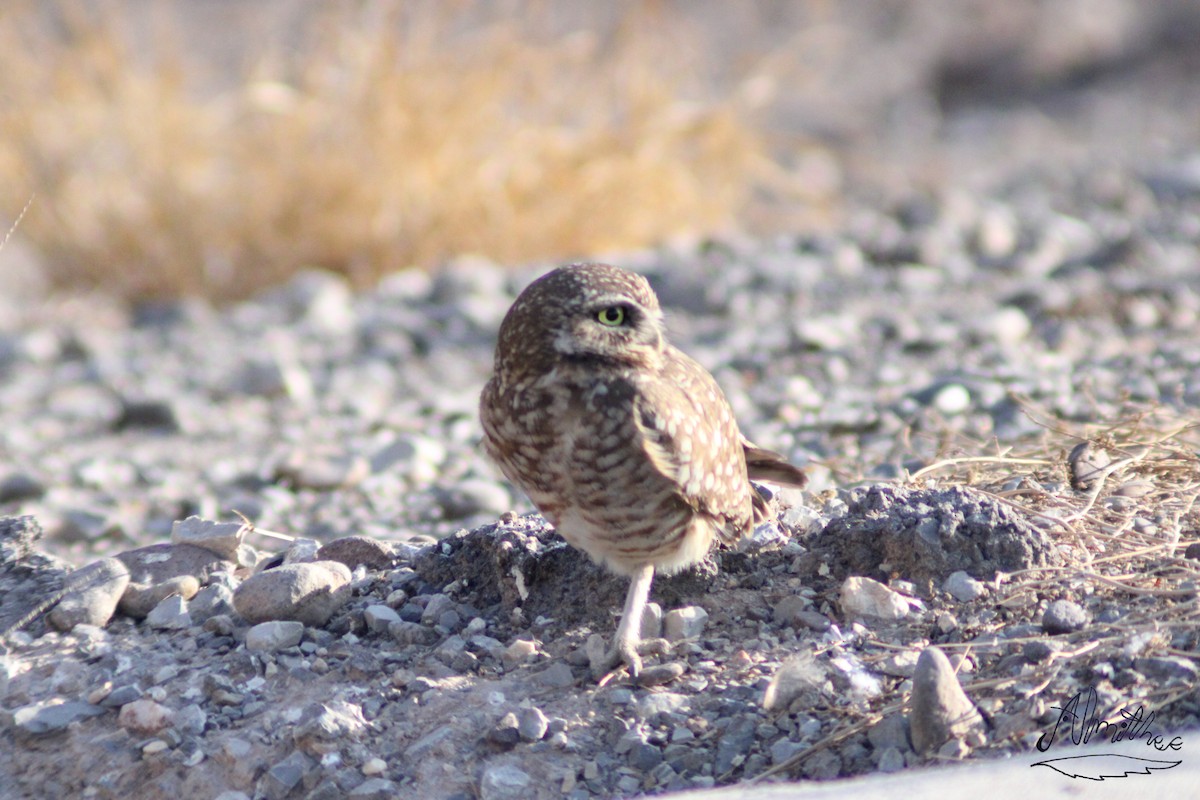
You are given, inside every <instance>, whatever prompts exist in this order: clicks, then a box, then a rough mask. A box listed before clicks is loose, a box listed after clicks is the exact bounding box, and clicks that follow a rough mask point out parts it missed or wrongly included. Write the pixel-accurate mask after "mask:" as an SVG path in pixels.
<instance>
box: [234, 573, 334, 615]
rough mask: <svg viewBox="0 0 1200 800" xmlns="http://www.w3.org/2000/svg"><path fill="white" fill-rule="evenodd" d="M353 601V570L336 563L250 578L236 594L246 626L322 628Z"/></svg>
mask: <svg viewBox="0 0 1200 800" xmlns="http://www.w3.org/2000/svg"><path fill="white" fill-rule="evenodd" d="M349 599H350V569H349V568H348V567H346V565H345V564H341V563H339V562H337V561H311V562H306V563H300V564H287V565H285V566H282V567H277V568H275V569H269V570H265V571H264V572H260V573H258V574H257V575H251V576H250V577H249V578H247V579H246V580H245V581H243V582H242V584H241V586H239V587H238V588H237V591H235V592H234V593H233V605H234V608H236V609H237V612H238V613H239V614H240V615H241V616H242V618H243V619H245V620H246V621H247V622H250V623H256V622H266V621H270V620H294V621H296V622H302V623H304V624H305V625H311V626H312V627H314V628H319V627H321V626H323V625H324V624H325V623H326V622H327V621H329V618H330V617H331V616H333V614H334V612H336V611H337V610H338V609H340V608H341V607H342V606H343V605H345V603H346V601H347V600H349Z"/></svg>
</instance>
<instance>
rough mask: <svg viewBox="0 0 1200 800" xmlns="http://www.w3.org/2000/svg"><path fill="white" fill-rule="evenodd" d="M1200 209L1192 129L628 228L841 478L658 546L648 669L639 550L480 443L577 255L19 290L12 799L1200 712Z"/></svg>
mask: <svg viewBox="0 0 1200 800" xmlns="http://www.w3.org/2000/svg"><path fill="white" fill-rule="evenodd" d="M1198 220H1200V172H1198V171H1197V169H1196V164H1195V162H1194V161H1189V160H1186V159H1184V160H1174V161H1159V162H1155V163H1153V164H1149V165H1147V166H1144V167H1141V168H1138V169H1134V168H1117V167H1109V168H1095V169H1088V170H1083V171H1072V172H1068V173H1064V174H1061V175H1052V176H1041V177H1039V178H1036V179H1034V178H1024V179H1020V180H1016V181H1014V182H1013V183H1011V184H1010V185H1008V186H1006V187H1003V188H1001V189H999V190H997V191H996V192H994V193H993V194H989V195H986V196H982V195H981V196H971V197H966V196H962V195H954V196H947V197H939V198H936V199H932V198H931V199H928V200H926V199H914V200H911V201H910V202H906V203H904V204H901V205H899V206H897V207H886V208H883V207H873V206H871V205H869V204H864V205H862V206H860V207H859V208H857V210H856V211H855V212H854V213H853V214H852V215H851V216H850V217H849V218H848V219H847V222H846V224H845V226H844V227H842V228H839V229H838V230H836V231H834V232H831V233H828V234H821V235H806V236H780V237H777V238H774V239H770V240H736V239H722V240H713V241H707V242H700V243H696V244H694V245H688V246H682V245H681V246H679V247H676V248H664V249H661V250H656V251H651V252H645V253H640V254H631V255H627V256H624V257H621V258H620V259H617V260H618V261H619V263H621V264H622V265H624V266H627V267H630V268H633V269H637V270H639V271H641V272H643V273H645V274H646V275H647V276H648V277H649V278H650V280H651V283H652V284H653V285H654V286H655V288H656V289H657V291H658V292H659V294H660V297H661V299H662V301H663V304H664V306H665V307H666V309H667V313H668V324H669V327H670V329H671V331H672V334H673V338H674V340H675V341H676V343H678V344H679V345H680V346H681V347H683V348H684V349H685V350H687V351H689V352H691V353H692V354H693V355H695V356H696V357H697V358H698V360H700V361H701V362H702V363H703V364H705V365H706V366H708V367H709V368H710V369H712V370H713V372H714V374H715V375H716V376H717V377H718V379H719V380H720V382H721V383H722V385H723V386H724V388H725V390H726V392H727V393H728V395H729V397H730V400H731V402H732V403H733V405H734V408H735V410H736V411H737V413H738V416H739V418H740V419H741V421H742V424H743V427H744V429H745V430H746V432H747V434H748V435H749V436H750V437H751V438H752V439H754V440H756V441H758V442H759V443H760V444H762V445H764V446H767V447H771V448H773V449H776V450H779V451H781V452H784V453H786V454H788V455H789V457H791V458H792V459H793V460H795V461H797V462H798V463H807V464H808V465H809V469H810V471H811V473H812V476H813V480H812V485H811V486H810V490H809V491H805V492H803V493H800V492H784V493H781V494H779V495H778V496H774V497H773V499H772V502H773V504H774V505H775V507H776V509H777V512H778V522H777V523H773V524H767V525H764V526H761V527H760V528H759V529H758V530H757V531H756V532H755V536H754V537H752V539H751V540H750V541H747V542H746V543H744V545H743V546H742V547H740V548H739V549H738V550H737V551H728V552H721V553H715V554H714V556H713V558H712V560H711V562H710V563H708V564H706V565H704V567H703V568H701V569H697V570H693V571H691V572H689V573H685V574H683V575H681V576H678V577H676V578H673V579H670V580H662V581H659V582H657V583H656V585H655V590H654V594H653V595H652V600H654V601H655V602H656V603H657V604H658V606H657V609H656V611H655V612H654V613H652V614H650V615H648V617H647V619H646V620H645V622H644V624H645V626H646V629H647V631H648V632H658V631H662V632H663V635H664V636H665V637H666V638H668V639H669V640H671V641H672V642H673V646H672V650H671V652H670V653H669V654H667V655H666V656H664V657H662V658H661V659H660V660H659V661H658V662H657V663H655V665H654V666H653V667H652V668H651V669H650V670H648V675H647V676H646V678H645V679H644V680H643V681H642V682H641V683H639V684H636V685H635V684H632V683H631V682H630V681H629V680H628V678H627V676H624V675H623V674H617V675H613V676H610V677H609V678H607V679H605V680H603V681H597V679H596V677H595V676H593V675H592V672H591V669H590V666H589V653H590V652H593V651H594V644H593V646H592V648H589V645H588V640H589V638H590V637H591V636H592V635H593V634H600V635H602V636H609V635H611V633H612V630H613V628H614V625H615V614H616V612H617V611H618V610H619V606H620V597H621V595H622V594H623V592H624V585H623V583H622V582H621V581H620V580H618V579H616V578H613V577H611V576H607V575H605V574H604V573H603V572H601V571H600V570H598V569H597V568H595V567H594V566H592V565H590V564H589V563H588V562H587V561H586V559H584V558H583V557H582V556H581V555H580V554H578V553H576V552H575V551H573V550H572V549H570V548H569V547H567V546H565V545H564V544H563V543H562V542H561V541H560V540H558V539H557V538H556V537H555V536H554V534H553V533H552V532H551V531H549V530H547V529H546V526H545V524H544V523H543V522H542V521H541V519H540V518H539V517H537V516H536V515H532V514H529V513H528V512H529V511H530V508H529V505H528V502H527V501H526V500H524V499H523V498H522V497H520V496H518V495H515V494H514V493H513V492H512V491H511V489H510V488H509V487H507V485H506V484H505V483H504V482H503V481H502V480H501V479H500V478H499V477H498V475H497V474H496V473H495V472H494V471H493V470H492V469H491V468H490V466H489V465H487V464H486V463H485V461H484V459H483V457H482V454H481V452H480V449H479V446H478V438H479V430H478V423H477V420H476V417H475V410H474V406H475V402H476V396H477V392H478V390H479V387H480V386H481V385H482V383H483V381H484V380H485V379H486V376H487V374H488V371H489V367H490V359H491V348H492V345H493V342H494V336H495V331H496V328H497V326H498V323H499V320H500V318H501V316H502V315H503V313H504V312H505V310H506V309H507V306H508V304H509V303H510V302H511V301H512V299H513V298H514V297H515V294H516V292H517V291H519V289H520V288H521V287H523V285H524V284H525V283H526V282H528V281H529V280H530V279H531V278H532V277H534V276H536V275H537V274H540V272H542V271H543V270H544V269H545V268H547V266H548V265H540V266H532V267H529V268H527V269H525V270H522V271H519V272H511V271H506V270H502V269H500V268H499V267H496V266H493V265H490V264H487V263H483V262H479V261H477V260H470V261H462V262H459V263H457V264H455V265H453V266H452V267H451V268H450V269H448V270H447V271H445V272H443V273H441V274H437V275H432V276H431V275H427V274H424V273H417V272H400V273H397V274H396V275H394V276H393V277H392V278H390V279H388V280H387V281H385V282H384V283H383V284H382V285H380V286H379V287H378V288H377V289H375V290H374V291H371V292H367V293H362V294H354V293H352V292H351V291H350V290H349V289H348V288H347V286H346V285H345V284H344V283H343V282H342V281H341V280H340V279H338V278H336V277H334V276H331V275H327V274H322V273H316V272H314V273H308V274H305V275H303V276H301V277H299V278H298V279H296V280H294V281H293V282H291V283H289V284H288V285H286V286H284V287H282V288H280V289H279V290H277V291H275V292H272V293H269V294H267V295H265V296H262V297H258V298H255V299H253V300H250V301H247V302H244V303H241V304H238V305H236V306H233V307H230V308H225V309H214V308H211V307H209V306H207V305H205V304H203V303H200V302H195V301H187V302H180V303H175V304H161V305H157V306H153V307H143V308H140V309H136V310H129V309H125V308H123V307H121V306H118V305H116V304H114V303H111V302H109V301H106V300H105V299H104V298H103V297H99V296H84V297H79V296H75V297H59V296H56V297H37V296H36V295H34V294H30V293H33V292H36V291H37V290H36V288H26V289H22V288H21V287H20V286H15V285H14V286H12V287H10V288H11V290H10V291H7V292H6V293H5V294H4V295H3V297H2V298H0V302H2V303H3V304H4V306H5V308H4V310H3V313H2V314H0V320H3V328H2V331H0V375H2V381H0V419H2V420H3V425H0V453H3V465H4V466H3V474H0V514H3V515H5V518H4V519H3V521H0V630H2V631H3V642H4V655H3V656H0V708H2V714H3V726H2V728H0V742H2V744H0V747H2V748H3V750H4V752H5V753H6V754H7V757H6V758H5V759H3V762H2V763H0V786H2V787H4V788H3V790H2V792H0V793H2V794H3V796H5V797H42V796H82V797H119V796H138V797H168V796H180V795H186V796H222V797H224V798H226V800H232V798H236V797H269V798H284V797H297V798H300V797H313V798H324V797H340V796H351V797H392V796H403V797H444V798H451V797H455V798H460V797H482V798H509V797H511V798H518V797H569V798H584V797H613V796H629V795H635V794H638V793H642V792H660V791H674V790H683V789H691V788H704V787H710V786H714V785H727V784H732V783H737V782H745V781H761V780H781V779H788V778H790V779H796V778H806V779H821V780H824V779H832V778H836V777H844V776H851V775H859V774H864V773H868V772H876V771H882V772H888V771H895V770H901V769H904V768H906V767H912V766H915V765H918V764H932V763H942V762H946V761H954V760H960V759H976V758H987V757H990V756H993V755H998V754H1002V753H1006V752H1013V751H1019V750H1028V749H1029V748H1031V747H1032V745H1033V742H1035V741H1036V740H1037V738H1038V737H1039V736H1040V735H1041V734H1042V733H1043V732H1044V731H1045V730H1046V729H1047V727H1050V726H1052V725H1053V722H1054V720H1055V719H1056V718H1057V711H1055V710H1054V706H1056V705H1059V704H1060V703H1061V702H1062V701H1063V700H1064V699H1065V698H1068V697H1070V696H1071V695H1074V694H1075V693H1077V692H1079V691H1081V690H1083V689H1085V688H1088V687H1091V688H1095V689H1096V691H1097V692H1098V695H1099V697H1100V705H1101V707H1102V708H1104V709H1112V708H1116V707H1124V706H1128V707H1132V706H1136V705H1144V706H1145V707H1146V709H1147V710H1148V711H1149V710H1151V709H1152V710H1154V711H1155V712H1156V714H1157V717H1156V723H1155V724H1156V726H1159V727H1161V728H1162V730H1164V731H1165V730H1168V729H1187V728H1189V727H1190V728H1195V727H1196V726H1197V725H1200V706H1198V705H1197V702H1196V684H1197V680H1198V678H1197V654H1198V653H1200V639H1198V637H1200V617H1198V616H1197V600H1196V592H1197V586H1198V584H1197V579H1198V578H1200V560H1197V559H1198V557H1200V554H1198V553H1197V550H1198V549H1200V548H1198V546H1197V540H1200V535H1198V533H1197V530H1198V529H1200V517H1198V515H1197V510H1196V508H1195V505H1194V504H1195V500H1196V498H1197V496H1198V495H1200V461H1198V459H1197V447H1198V444H1200V443H1198V441H1197V439H1198V437H1197V434H1196V431H1195V428H1194V425H1195V422H1196V410H1195V409H1196V406H1197V403H1198V402H1200V348H1197V347H1196V341H1197V339H1196V335H1197V331H1198V330H1200V263H1198V262H1197V246H1198V244H1200V222H1198ZM23 291H24V292H26V294H22V292H23ZM35 299H36V301H35ZM1084 443H1087V444H1086V446H1084ZM239 515H244V517H245V519H246V520H248V521H249V523H244V522H243V521H242V519H241V518H240V517H239ZM193 516H196V517H198V518H199V519H192V520H188V518H189V517H193ZM39 537H40V538H39ZM89 564H90V565H91V566H88V567H86V569H80V570H77V571H74V572H72V571H71V570H72V567H84V565H89ZM110 618H111V619H110Z"/></svg>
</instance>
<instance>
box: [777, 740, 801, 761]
mask: <svg viewBox="0 0 1200 800" xmlns="http://www.w3.org/2000/svg"><path fill="white" fill-rule="evenodd" d="M808 748H809V745H807V744H805V743H804V742H793V741H792V740H791V739H779V740H778V741H776V742H775V743H774V744H772V745H771V763H772V764H776V765H778V764H782V763H784V762H785V761H787V760H788V759H789V758H791V757H792V756H794V755H796V754H797V753H801V752H804V751H805V750H807V749H808Z"/></svg>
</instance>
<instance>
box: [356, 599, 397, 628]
mask: <svg viewBox="0 0 1200 800" xmlns="http://www.w3.org/2000/svg"><path fill="white" fill-rule="evenodd" d="M363 621H364V622H366V624H367V630H369V631H371V632H372V633H386V632H387V630H388V626H390V625H391V624H392V623H393V622H399V621H400V615H399V614H397V613H396V612H395V610H394V609H391V608H389V607H388V606H384V605H374V606H367V607H366V608H365V609H364V610H363Z"/></svg>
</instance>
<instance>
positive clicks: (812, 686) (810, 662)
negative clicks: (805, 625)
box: [763, 653, 826, 711]
mask: <svg viewBox="0 0 1200 800" xmlns="http://www.w3.org/2000/svg"><path fill="white" fill-rule="evenodd" d="M825 680H826V677H825V670H824V669H823V668H822V667H821V665H820V664H819V663H817V661H816V659H814V658H813V656H812V655H811V654H808V653H802V654H800V655H795V656H792V657H791V658H788V659H787V660H786V661H784V662H783V664H781V665H780V667H779V669H778V670H776V671H775V674H774V675H772V676H771V680H770V683H768V684H767V689H766V691H765V693H764V694H763V708H765V709H766V710H768V711H775V710H786V709H787V708H788V706H790V705H791V704H792V702H793V701H794V700H796V699H797V698H799V697H801V696H803V695H804V694H805V693H806V692H809V691H815V690H819V689H820V687H821V686H823V685H824V683H825Z"/></svg>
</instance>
